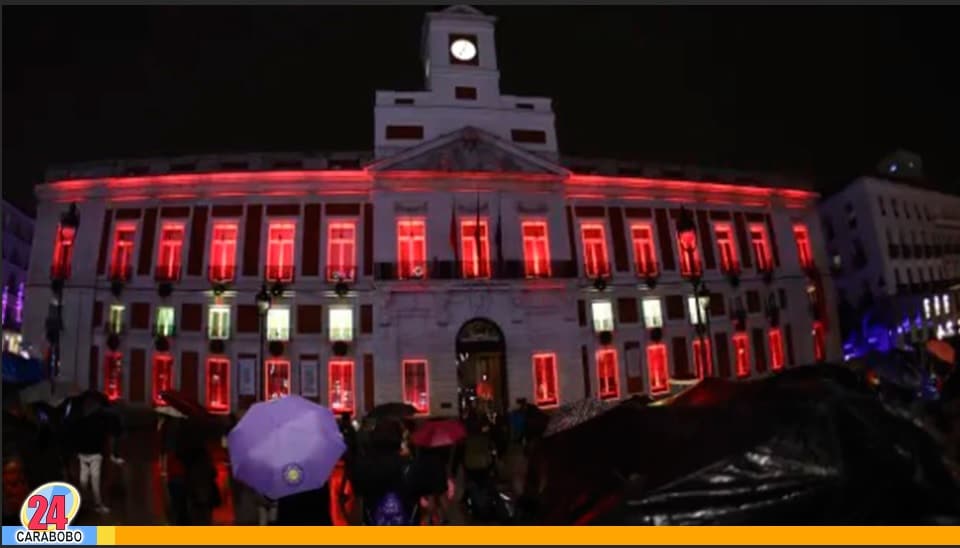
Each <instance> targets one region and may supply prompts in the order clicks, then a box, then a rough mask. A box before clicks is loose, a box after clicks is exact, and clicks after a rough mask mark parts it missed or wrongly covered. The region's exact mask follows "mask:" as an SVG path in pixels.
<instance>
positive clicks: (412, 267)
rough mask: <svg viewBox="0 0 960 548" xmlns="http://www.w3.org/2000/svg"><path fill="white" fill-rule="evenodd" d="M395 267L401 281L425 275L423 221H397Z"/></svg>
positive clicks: (425, 230) (424, 226)
mask: <svg viewBox="0 0 960 548" xmlns="http://www.w3.org/2000/svg"><path fill="white" fill-rule="evenodd" d="M397 255H398V259H397V266H398V268H399V271H398V275H399V277H400V279H401V280H407V279H411V278H412V279H418V278H423V277H424V276H426V275H427V223H426V221H425V220H423V219H399V220H397Z"/></svg>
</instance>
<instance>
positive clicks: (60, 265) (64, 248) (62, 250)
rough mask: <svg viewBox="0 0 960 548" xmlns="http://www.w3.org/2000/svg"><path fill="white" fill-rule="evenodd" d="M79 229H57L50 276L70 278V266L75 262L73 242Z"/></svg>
mask: <svg viewBox="0 0 960 548" xmlns="http://www.w3.org/2000/svg"><path fill="white" fill-rule="evenodd" d="M76 234H77V229H75V228H73V227H71V226H63V225H60V226H58V227H57V239H56V241H55V242H54V244H53V262H52V264H51V268H50V275H51V277H52V278H54V279H58V280H66V279H68V278H70V265H71V263H72V262H73V242H74V238H75V237H76Z"/></svg>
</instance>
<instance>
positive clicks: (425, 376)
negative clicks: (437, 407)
mask: <svg viewBox="0 0 960 548" xmlns="http://www.w3.org/2000/svg"><path fill="white" fill-rule="evenodd" d="M402 367H403V403H406V404H408V405H412V406H413V407H414V408H415V409H416V410H417V413H421V414H426V413H429V412H430V378H429V373H428V369H427V360H403V363H402Z"/></svg>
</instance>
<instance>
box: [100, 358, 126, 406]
mask: <svg viewBox="0 0 960 548" xmlns="http://www.w3.org/2000/svg"><path fill="white" fill-rule="evenodd" d="M103 393H104V394H106V395H107V398H108V399H109V400H110V401H116V400H119V399H120V398H121V397H122V396H123V354H121V353H119V352H108V353H107V355H106V358H105V360H104V362H103Z"/></svg>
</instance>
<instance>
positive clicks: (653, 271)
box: [634, 261, 660, 279]
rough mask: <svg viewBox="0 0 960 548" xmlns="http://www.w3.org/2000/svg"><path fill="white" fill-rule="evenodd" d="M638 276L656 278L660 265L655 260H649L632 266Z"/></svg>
mask: <svg viewBox="0 0 960 548" xmlns="http://www.w3.org/2000/svg"><path fill="white" fill-rule="evenodd" d="M634 268H635V269H636V271H637V277H638V278H643V279H647V278H656V277H657V276H659V275H660V265H659V264H657V262H656V261H649V262H647V263H645V264H638V265H636V266H635V267H634Z"/></svg>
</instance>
